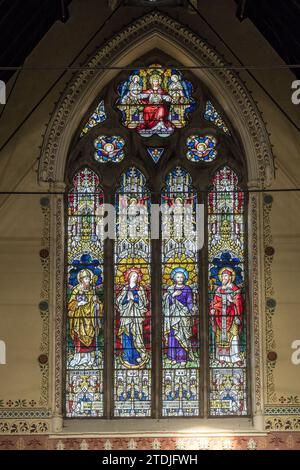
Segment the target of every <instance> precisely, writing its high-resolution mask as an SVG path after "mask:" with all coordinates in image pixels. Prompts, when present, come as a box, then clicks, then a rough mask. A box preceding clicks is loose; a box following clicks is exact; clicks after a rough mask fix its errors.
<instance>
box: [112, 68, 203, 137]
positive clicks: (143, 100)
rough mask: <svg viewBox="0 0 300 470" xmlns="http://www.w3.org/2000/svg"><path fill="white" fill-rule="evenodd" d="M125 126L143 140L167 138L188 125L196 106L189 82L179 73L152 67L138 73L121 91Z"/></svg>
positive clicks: (132, 75)
mask: <svg viewBox="0 0 300 470" xmlns="http://www.w3.org/2000/svg"><path fill="white" fill-rule="evenodd" d="M118 92H119V99H118V101H117V107H118V109H119V110H120V112H121V119H122V124H123V125H124V126H125V127H128V128H129V129H135V130H136V131H137V132H138V133H139V134H140V135H141V136H142V137H151V136H152V135H155V134H157V135H158V136H160V137H168V136H170V135H171V134H173V132H174V130H175V129H176V128H177V129H181V128H182V127H184V126H185V125H186V124H187V120H188V115H189V114H190V113H191V111H192V110H193V109H194V107H195V101H194V99H193V97H192V93H193V88H192V85H191V83H190V82H188V81H187V80H185V79H184V78H183V77H182V74H181V72H180V71H179V70H176V69H169V68H163V67H162V66H161V65H159V64H153V65H151V66H150V67H149V68H147V69H137V70H135V71H134V72H133V73H132V74H131V75H130V77H129V78H128V80H126V81H124V82H122V83H121V84H120V85H119V88H118Z"/></svg>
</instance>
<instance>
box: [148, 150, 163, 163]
mask: <svg viewBox="0 0 300 470" xmlns="http://www.w3.org/2000/svg"><path fill="white" fill-rule="evenodd" d="M164 151H165V149H164V148H163V147H147V152H148V153H149V155H150V157H151V158H152V160H153V161H154V163H157V162H158V161H159V160H160V157H161V156H162V154H163V153H164Z"/></svg>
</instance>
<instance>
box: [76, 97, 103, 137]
mask: <svg viewBox="0 0 300 470" xmlns="http://www.w3.org/2000/svg"><path fill="white" fill-rule="evenodd" d="M106 118H107V116H106V112H105V107H104V101H100V103H99V104H98V106H97V108H96V109H95V111H94V112H93V114H91V116H90V117H89V120H88V121H87V123H86V124H85V126H84V127H83V129H82V131H81V133H80V137H83V136H84V135H86V134H87V133H88V132H89V131H90V130H91V129H92V128H93V127H95V126H97V124H100V123H101V122H104V121H105V120H106Z"/></svg>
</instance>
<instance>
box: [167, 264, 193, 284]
mask: <svg viewBox="0 0 300 470" xmlns="http://www.w3.org/2000/svg"><path fill="white" fill-rule="evenodd" d="M177 273H182V274H184V277H185V281H187V280H188V278H189V273H188V272H187V270H186V269H185V268H182V267H180V266H178V267H177V268H174V269H173V271H171V274H170V276H171V279H172V280H174V277H175V275H176V274H177Z"/></svg>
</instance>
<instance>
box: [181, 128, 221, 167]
mask: <svg viewBox="0 0 300 470" xmlns="http://www.w3.org/2000/svg"><path fill="white" fill-rule="evenodd" d="M186 145H187V148H188V151H187V153H186V156H187V159H188V160H190V161H191V162H212V161H214V160H215V158H216V156H217V150H216V145H217V139H216V138H215V137H213V136H211V135H205V136H204V137H201V136H199V135H191V136H190V137H188V139H187V141H186Z"/></svg>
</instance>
